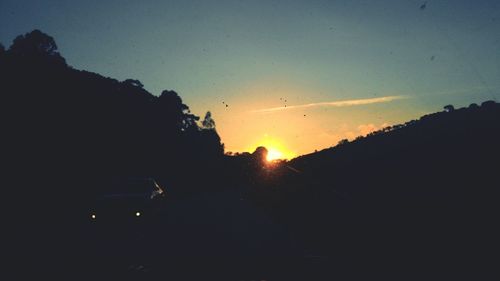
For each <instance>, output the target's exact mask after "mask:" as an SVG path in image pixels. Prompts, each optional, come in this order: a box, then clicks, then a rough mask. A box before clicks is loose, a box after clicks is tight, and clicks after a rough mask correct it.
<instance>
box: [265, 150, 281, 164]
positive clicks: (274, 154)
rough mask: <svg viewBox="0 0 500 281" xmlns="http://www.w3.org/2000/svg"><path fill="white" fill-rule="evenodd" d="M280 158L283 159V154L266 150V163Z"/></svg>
mask: <svg viewBox="0 0 500 281" xmlns="http://www.w3.org/2000/svg"><path fill="white" fill-rule="evenodd" d="M281 158H283V153H281V152H280V151H279V150H277V149H275V148H272V147H270V148H268V149H267V158H266V160H267V161H269V162H271V161H273V160H276V159H281Z"/></svg>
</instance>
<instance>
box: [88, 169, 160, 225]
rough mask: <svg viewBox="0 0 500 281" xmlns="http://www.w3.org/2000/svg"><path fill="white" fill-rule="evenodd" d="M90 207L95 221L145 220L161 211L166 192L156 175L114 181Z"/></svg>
mask: <svg viewBox="0 0 500 281" xmlns="http://www.w3.org/2000/svg"><path fill="white" fill-rule="evenodd" d="M103 191H104V192H103V195H101V196H99V197H97V198H96V200H95V201H94V202H93V204H92V206H91V209H90V214H89V217H90V220H91V221H92V222H95V223H100V222H106V223H123V222H141V221H145V220H148V219H150V218H152V217H153V216H154V214H155V213H157V212H158V209H159V202H160V201H161V200H162V199H163V198H165V191H164V189H163V188H161V187H160V185H159V184H158V183H157V182H156V181H155V180H154V179H152V178H135V179H125V180H113V181H111V183H109V184H107V185H106V186H105V187H103Z"/></svg>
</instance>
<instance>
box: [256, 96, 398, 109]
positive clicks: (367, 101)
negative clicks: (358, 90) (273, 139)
mask: <svg viewBox="0 0 500 281" xmlns="http://www.w3.org/2000/svg"><path fill="white" fill-rule="evenodd" d="M405 98H407V97H405V96H386V97H378V98H370V99H355V100H343V101H331V102H316V103H308V104H299V105H290V106H281V107H271V108H264V109H258V110H252V111H250V112H252V113H264V112H274V111H282V110H289V109H297V108H307V107H316V106H334V107H344V106H356V105H365V104H373V103H383V102H391V101H394V100H400V99H405Z"/></svg>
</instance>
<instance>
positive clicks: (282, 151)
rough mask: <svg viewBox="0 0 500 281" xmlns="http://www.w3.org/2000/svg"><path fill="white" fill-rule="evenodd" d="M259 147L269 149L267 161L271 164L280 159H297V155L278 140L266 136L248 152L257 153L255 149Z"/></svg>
mask: <svg viewBox="0 0 500 281" xmlns="http://www.w3.org/2000/svg"><path fill="white" fill-rule="evenodd" d="M259 146H263V147H265V148H266V149H267V157H266V160H267V161H269V162H271V161H274V160H278V159H287V160H289V159H292V158H293V157H295V155H296V154H295V153H293V152H291V151H290V150H288V149H287V148H286V147H285V146H284V145H283V144H282V143H281V142H280V141H278V140H277V139H275V138H273V137H270V136H269V135H267V134H265V135H264V138H263V139H261V140H259V141H257V142H256V144H255V145H254V146H253V147H252V148H251V149H248V151H255V149H256V148H257V147H259Z"/></svg>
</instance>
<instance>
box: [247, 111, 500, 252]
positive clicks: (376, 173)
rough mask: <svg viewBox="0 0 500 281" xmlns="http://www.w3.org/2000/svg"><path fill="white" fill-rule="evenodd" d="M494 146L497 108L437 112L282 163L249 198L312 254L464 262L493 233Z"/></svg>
mask: <svg viewBox="0 0 500 281" xmlns="http://www.w3.org/2000/svg"><path fill="white" fill-rule="evenodd" d="M499 144H500V104H498V103H496V102H493V101H487V102H484V103H482V104H481V105H480V106H478V105H476V104H471V105H470V106H469V107H467V108H459V109H454V108H453V107H452V106H446V109H445V110H444V111H442V112H437V113H434V114H429V115H425V116H423V117H421V118H420V119H418V120H412V121H409V122H407V123H405V124H401V125H395V126H391V127H388V128H384V129H383V130H380V131H377V132H374V133H371V134H369V135H368V136H366V137H359V138H357V139H356V140H353V141H345V140H344V141H341V142H340V143H339V144H338V145H337V146H335V147H332V148H328V149H325V150H323V151H319V152H316V153H312V154H309V155H304V156H301V157H298V158H296V159H293V160H291V161H289V162H287V163H283V164H282V165H281V166H280V167H278V168H276V169H274V170H270V171H268V172H267V174H266V175H265V177H264V178H265V179H264V180H261V181H260V184H259V185H258V186H257V187H256V188H255V189H254V190H253V192H252V193H251V195H250V197H251V198H252V199H253V200H254V202H255V203H256V204H258V205H260V206H262V207H263V208H265V209H267V210H268V212H269V213H270V214H272V215H274V217H275V218H276V219H277V220H279V221H282V222H283V223H285V224H287V225H289V226H290V227H291V228H292V229H294V231H296V232H297V235H298V236H299V237H302V239H303V241H305V242H304V243H306V244H307V245H308V246H307V247H306V248H309V249H311V251H312V252H315V253H316V254H322V255H327V256H328V255H334V254H335V255H337V254H339V253H341V255H346V256H349V255H361V256H362V255H375V256H377V255H380V254H387V253H391V254H392V255H401V256H404V257H406V258H408V255H410V256H411V258H415V259H421V258H427V259H430V260H432V259H435V258H436V259H439V258H443V259H446V261H450V260H452V259H459V258H465V257H464V254H465V253H467V254H470V255H474V254H475V255H477V254H478V253H479V251H480V250H481V249H483V248H481V247H491V245H492V243H493V242H494V237H495V235H497V234H498V232H497V231H493V228H494V226H493V225H492V224H491V223H492V222H493V221H495V220H496V218H497V216H498V215H499V214H500V208H499V205H498V200H499V199H500V189H499V186H500V183H499V182H500V180H499V178H498V173H499V167H500V166H499V165H500V164H499V163H500V145H499ZM457 252H460V253H459V254H457ZM426 253H433V255H432V256H426V255H427V254H426ZM441 255H442V256H441ZM351 257H352V256H351ZM469 257H470V256H469ZM469 257H467V258H469ZM371 258H376V257H374V256H371Z"/></svg>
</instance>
